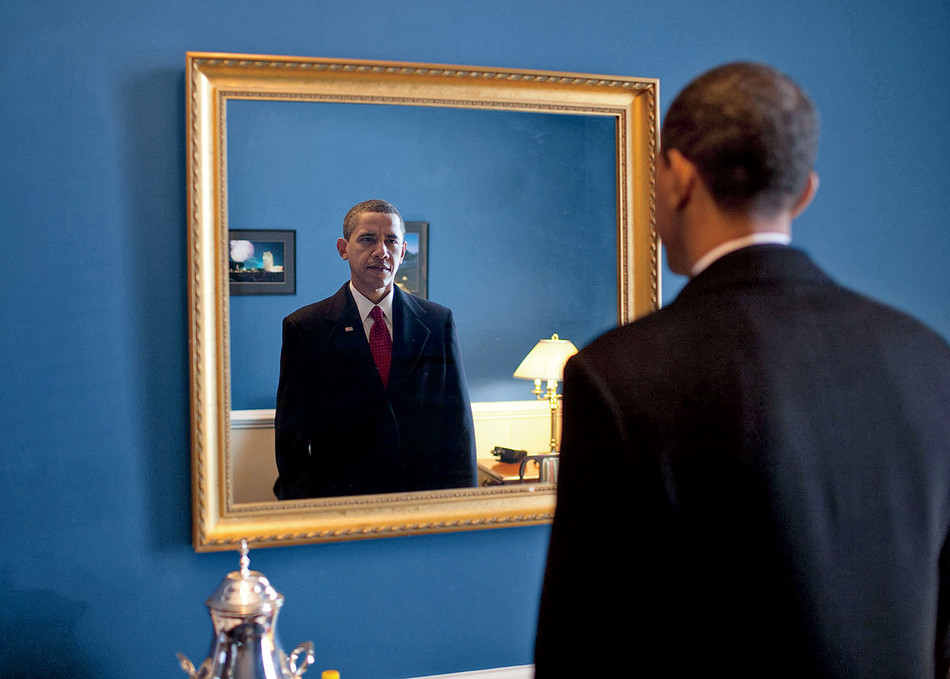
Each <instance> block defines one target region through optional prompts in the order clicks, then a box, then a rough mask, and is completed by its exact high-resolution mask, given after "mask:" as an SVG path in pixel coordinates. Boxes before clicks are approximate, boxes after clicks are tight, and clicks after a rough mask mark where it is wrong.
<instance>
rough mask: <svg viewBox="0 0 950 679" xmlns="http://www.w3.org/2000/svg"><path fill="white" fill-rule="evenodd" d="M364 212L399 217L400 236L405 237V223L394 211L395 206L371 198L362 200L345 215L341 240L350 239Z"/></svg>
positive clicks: (395, 210) (397, 212)
mask: <svg viewBox="0 0 950 679" xmlns="http://www.w3.org/2000/svg"><path fill="white" fill-rule="evenodd" d="M364 212H378V213H381V214H384V215H396V216H397V217H399V226H400V228H401V229H402V235H403V236H405V235H406V222H405V220H403V218H402V215H401V214H399V210H397V209H396V206H395V205H393V204H392V203H387V202H386V201H385V200H380V199H379V198H373V199H371V200H364V201H363V202H362V203H357V204H356V205H354V206H353V207H351V208H350V210H349V212H347V213H346V217H344V218H343V238H345V239H346V240H349V239H350V234H351V233H353V229H355V228H356V222H357V221H358V220H359V218H360V215H361V214H363V213H364Z"/></svg>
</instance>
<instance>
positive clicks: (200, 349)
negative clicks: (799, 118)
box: [186, 52, 660, 551]
mask: <svg viewBox="0 0 950 679" xmlns="http://www.w3.org/2000/svg"><path fill="white" fill-rule="evenodd" d="M658 89H659V83H658V81H657V80H656V79H653V78H634V77H619V76H601V75H587V74H575V73H559V72H553V71H533V70H516V69H502V68H478V67H468V66H449V65H436V64H422V63H408V62H387V61H365V60H348V59H322V58H300V57H283V56H257V55H242V54H221V53H206V52H190V53H188V55H187V74H186V90H187V91H186V109H187V111H186V113H187V154H188V155H187V166H188V167H187V181H188V303H189V326H190V328H189V331H190V334H189V353H190V390H191V445H192V488H193V493H192V495H193V503H192V518H193V545H194V548H195V550H196V551H213V550H224V549H231V548H234V547H236V546H237V545H239V544H240V542H241V540H242V539H247V540H248V542H249V543H250V544H251V546H256V547H265V546H277V545H286V544H301V543H313V542H323V541H339V540H354V539H365V538H373V537H386V536H399V535H413V534H422V533H437V532H447V531H461V530H474V529H485V528H501V527H508V526H526V525H535V524H542V523H546V522H549V521H550V520H551V518H552V516H553V511H554V505H555V487H554V486H553V485H550V484H543V485H539V484H533V485H529V484H526V485H520V486H501V487H492V488H471V489H462V490H458V489H456V490H445V491H430V492H421V493H408V494H392V495H375V496H361V497H353V498H325V499H314V500H299V501H282V502H278V501H276V500H275V501H273V502H254V503H236V502H234V501H233V497H232V493H231V490H230V478H231V470H230V469H229V464H230V457H229V435H230V391H229V380H230V356H229V332H230V328H229V315H228V308H229V307H228V305H229V298H228V277H227V271H226V266H225V264H224V262H225V254H226V251H227V243H228V220H227V195H228V185H227V164H226V163H227V159H226V148H227V124H226V111H227V102H228V101H229V100H233V99H265V100H275V101H315V102H345V103H376V104H387V105H393V106H398V105H413V106H436V107H447V108H467V109H491V110H507V111H528V112H536V113H538V112H540V113H553V114H560V115H572V114H573V115H596V116H609V117H611V118H613V119H614V120H615V124H616V147H615V152H616V153H615V155H616V177H617V190H616V194H617V244H618V248H617V250H618V251H617V260H616V261H617V281H618V283H617V285H618V289H617V300H618V303H617V306H618V309H617V319H618V323H625V322H628V321H630V320H632V319H633V318H635V317H637V316H640V315H642V314H644V313H646V312H648V311H651V310H654V309H656V308H657V307H658V305H659V298H660V278H659V268H660V265H659V241H658V238H657V236H656V232H655V229H654V198H653V181H654V179H653V177H654V173H653V168H654V163H655V159H656V154H657V149H658V99H659V92H658Z"/></svg>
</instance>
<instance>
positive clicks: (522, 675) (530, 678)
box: [416, 665, 534, 679]
mask: <svg viewBox="0 0 950 679" xmlns="http://www.w3.org/2000/svg"><path fill="white" fill-rule="evenodd" d="M476 678H478V679H534V665H518V666H516V667H496V668H494V669H490V670H474V671H472V672H456V673H455V674H434V675H431V676H428V677H416V679H476Z"/></svg>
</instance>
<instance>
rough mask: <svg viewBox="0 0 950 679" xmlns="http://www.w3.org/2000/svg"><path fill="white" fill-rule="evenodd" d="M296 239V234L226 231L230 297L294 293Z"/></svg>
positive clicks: (295, 280) (288, 232)
mask: <svg viewBox="0 0 950 679" xmlns="http://www.w3.org/2000/svg"><path fill="white" fill-rule="evenodd" d="M296 240H297V232H296V231H280V230H276V229H259V230H252V229H231V230H230V231H228V241H229V242H228V281H229V283H230V289H231V294H232V295H293V294H296V292H297V266H296V264H297V253H296Z"/></svg>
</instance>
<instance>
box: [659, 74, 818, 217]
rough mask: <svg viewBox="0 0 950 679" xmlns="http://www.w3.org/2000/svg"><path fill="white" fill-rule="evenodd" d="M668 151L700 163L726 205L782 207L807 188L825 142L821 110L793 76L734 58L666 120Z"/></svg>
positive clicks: (678, 102) (682, 97)
mask: <svg viewBox="0 0 950 679" xmlns="http://www.w3.org/2000/svg"><path fill="white" fill-rule="evenodd" d="M662 148H663V151H664V152H667V151H669V150H671V149H676V150H678V151H679V152H680V153H681V154H682V155H683V156H684V157H685V158H686V159H688V160H689V161H690V162H692V163H693V164H695V165H696V167H697V170H698V172H699V174H700V176H701V177H702V179H703V181H704V182H705V184H706V186H707V187H708V188H709V190H710V192H711V193H712V196H713V199H714V200H715V201H716V204H717V205H718V206H719V207H720V208H721V209H722V210H725V211H730V212H743V213H758V214H763V215H774V214H775V213H777V212H779V211H781V210H785V209H789V208H791V207H792V206H793V205H794V204H795V202H796V201H797V200H798V198H799V197H800V196H801V195H802V192H803V191H804V189H805V187H806V184H807V182H808V174H809V171H810V170H811V169H812V167H813V165H814V162H815V155H816V153H817V149H818V114H817V112H816V111H815V107H814V106H813V105H812V103H811V100H809V98H808V97H807V95H805V93H804V92H803V91H802V90H801V88H799V87H798V85H797V84H796V83H795V82H794V81H792V80H791V79H790V78H788V77H787V76H785V75H783V74H781V73H779V72H778V71H776V70H774V69H772V68H770V67H768V66H764V65H761V64H753V63H734V64H726V65H724V66H720V67H718V68H715V69H713V70H711V71H709V72H707V73H705V74H703V75H701V76H699V77H698V78H697V79H696V80H694V81H693V82H691V83H690V84H689V85H688V86H687V87H686V89H684V90H683V91H682V92H681V93H680V94H679V96H677V97H676V99H675V100H674V101H673V103H672V104H671V105H670V108H669V111H668V112H667V114H666V118H665V119H664V122H663V131H662Z"/></svg>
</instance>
